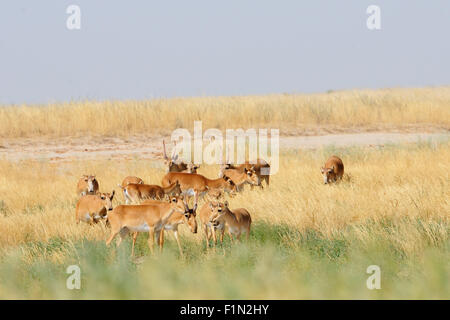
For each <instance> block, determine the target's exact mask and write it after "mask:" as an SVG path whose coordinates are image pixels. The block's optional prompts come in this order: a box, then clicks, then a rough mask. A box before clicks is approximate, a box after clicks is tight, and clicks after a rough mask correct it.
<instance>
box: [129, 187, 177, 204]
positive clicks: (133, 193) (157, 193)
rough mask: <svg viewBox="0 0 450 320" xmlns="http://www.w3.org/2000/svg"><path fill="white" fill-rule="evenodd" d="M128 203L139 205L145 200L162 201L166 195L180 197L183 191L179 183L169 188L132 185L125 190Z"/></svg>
mask: <svg viewBox="0 0 450 320" xmlns="http://www.w3.org/2000/svg"><path fill="white" fill-rule="evenodd" d="M123 194H124V197H125V201H126V203H127V204H128V203H130V202H134V203H139V202H140V201H142V200H145V199H154V200H162V199H164V197H165V196H166V195H168V196H173V195H180V194H181V189H180V186H179V185H178V183H177V182H174V183H172V184H171V185H169V186H167V187H160V186H157V185H153V184H135V183H130V184H128V185H127V186H125V187H124V188H123Z"/></svg>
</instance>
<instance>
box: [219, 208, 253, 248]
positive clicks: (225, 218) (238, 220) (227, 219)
mask: <svg viewBox="0 0 450 320" xmlns="http://www.w3.org/2000/svg"><path fill="white" fill-rule="evenodd" d="M210 221H211V223H212V225H213V226H218V225H220V224H223V223H224V224H225V225H226V227H227V229H228V234H229V236H230V238H231V241H233V235H234V236H236V239H237V240H240V239H241V234H242V233H243V232H245V233H247V240H248V238H249V236H250V227H251V224H252V218H251V217H250V213H249V212H248V211H247V210H246V209H244V208H238V209H234V210H233V211H231V210H230V209H229V208H228V202H227V201H225V203H224V204H223V206H216V207H215V208H214V209H213V217H212V218H211V220H210Z"/></svg>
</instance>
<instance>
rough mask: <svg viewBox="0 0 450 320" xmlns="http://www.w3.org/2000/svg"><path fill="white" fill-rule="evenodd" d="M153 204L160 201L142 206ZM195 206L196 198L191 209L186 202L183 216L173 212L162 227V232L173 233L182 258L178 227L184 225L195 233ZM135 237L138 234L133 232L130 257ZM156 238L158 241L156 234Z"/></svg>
mask: <svg viewBox="0 0 450 320" xmlns="http://www.w3.org/2000/svg"><path fill="white" fill-rule="evenodd" d="M154 203H161V201H158V200H145V201H144V202H142V205H145V204H154ZM197 204H198V198H196V199H195V203H194V207H193V208H192V209H189V205H188V204H187V202H185V205H186V208H187V211H185V212H184V213H183V214H181V213H180V212H174V213H173V214H172V215H171V216H170V218H169V219H168V220H167V223H166V224H165V225H164V230H172V231H173V235H174V237H175V240H176V241H177V245H178V250H179V251H180V255H181V256H182V257H183V249H182V248H181V244H180V239H179V237H178V226H179V225H180V224H186V225H188V226H189V229H190V230H191V232H192V233H197V220H196V219H195V216H196V211H197ZM137 236H138V233H137V232H135V233H134V234H133V245H132V247H131V256H134V246H135V243H136V239H137ZM156 238H157V239H158V234H157V235H156Z"/></svg>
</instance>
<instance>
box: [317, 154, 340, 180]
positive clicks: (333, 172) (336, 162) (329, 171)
mask: <svg viewBox="0 0 450 320" xmlns="http://www.w3.org/2000/svg"><path fill="white" fill-rule="evenodd" d="M320 171H321V172H322V176H323V183H325V184H327V183H330V182H336V181H337V180H338V179H339V180H342V176H343V175H344V163H343V162H342V160H341V159H340V158H339V157H337V156H331V157H330V158H329V159H328V160H327V162H325V166H323V167H322V168H320Z"/></svg>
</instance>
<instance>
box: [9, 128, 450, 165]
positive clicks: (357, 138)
mask: <svg viewBox="0 0 450 320" xmlns="http://www.w3.org/2000/svg"><path fill="white" fill-rule="evenodd" d="M163 138H164V139H165V140H166V141H169V137H168V136H167V137H162V136H159V135H153V136H144V135H142V136H133V137H127V138H117V137H108V138H104V137H86V138H73V137H72V138H71V137H67V138H56V139H49V138H23V139H8V140H6V139H5V140H4V141H2V147H1V148H0V159H4V160H12V161H20V160H37V161H40V160H45V161H51V162H55V161H72V160H80V159H82V160H105V159H111V160H112V159H121V160H133V159H161V158H162V155H163V154H162V152H163V150H162V139H163ZM449 139H450V133H448V132H440V133H429V132H427V133H392V132H364V133H345V134H328V135H316V136H312V135H298V136H292V135H289V136H281V137H280V148H282V149H316V148H321V147H324V146H328V145H334V146H336V147H345V146H368V147H370V146H379V145H385V144H390V143H417V142H420V141H422V142H428V141H431V142H437V141H448V140H449ZM167 148H168V152H169V153H170V150H171V148H172V146H171V144H170V143H167Z"/></svg>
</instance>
